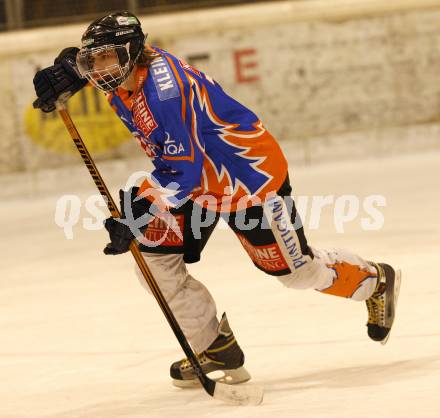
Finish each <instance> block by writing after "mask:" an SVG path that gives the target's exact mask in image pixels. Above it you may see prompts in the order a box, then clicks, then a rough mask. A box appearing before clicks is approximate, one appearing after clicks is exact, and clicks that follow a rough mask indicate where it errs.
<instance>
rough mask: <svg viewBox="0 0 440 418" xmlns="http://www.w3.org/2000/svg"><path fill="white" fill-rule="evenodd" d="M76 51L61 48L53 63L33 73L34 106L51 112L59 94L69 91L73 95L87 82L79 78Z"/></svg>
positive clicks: (74, 49) (76, 49)
mask: <svg viewBox="0 0 440 418" xmlns="http://www.w3.org/2000/svg"><path fill="white" fill-rule="evenodd" d="M78 51H79V49H78V48H65V49H63V50H62V51H61V52H60V54H59V55H58V57H57V58H55V61H54V65H52V66H51V67H47V68H44V69H42V70H40V71H38V72H37V74H35V77H34V88H35V93H36V94H37V97H38V99H37V100H36V101H35V102H34V108H38V109H41V110H42V111H43V112H46V113H48V112H52V111H54V110H55V102H56V101H57V100H58V98H59V97H60V95H61V94H63V93H67V92H69V93H70V95H73V94H75V93H76V92H78V91H79V90H81V89H82V88H83V87H84V86H85V85H86V84H87V79H85V78H81V76H80V75H79V73H78V70H77V69H76V54H77V53H78Z"/></svg>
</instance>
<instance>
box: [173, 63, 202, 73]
mask: <svg viewBox="0 0 440 418" xmlns="http://www.w3.org/2000/svg"><path fill="white" fill-rule="evenodd" d="M179 64H180V66H181V67H182V68H183V69H184V70H188V71H191V72H193V73H194V74H197V75H198V76H199V77H201V76H202V73H201V72H200V71H199V70H198V69H197V68H194V67H193V66H192V65H189V64H188V63H187V62H185V61H184V60H179Z"/></svg>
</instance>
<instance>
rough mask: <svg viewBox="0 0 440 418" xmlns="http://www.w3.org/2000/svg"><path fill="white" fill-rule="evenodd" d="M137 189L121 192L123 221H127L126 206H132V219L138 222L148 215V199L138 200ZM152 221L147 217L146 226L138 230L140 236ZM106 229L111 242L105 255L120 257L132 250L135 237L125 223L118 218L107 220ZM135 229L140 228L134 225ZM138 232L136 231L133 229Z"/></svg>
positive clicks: (105, 250) (105, 249)
mask: <svg viewBox="0 0 440 418" xmlns="http://www.w3.org/2000/svg"><path fill="white" fill-rule="evenodd" d="M137 191H138V188H137V187H133V188H131V189H130V190H129V191H127V192H125V191H124V190H119V199H120V202H121V212H122V214H121V219H123V220H125V219H126V217H125V213H126V208H125V206H126V205H130V207H131V214H130V219H132V220H136V219H138V218H140V217H142V216H143V215H145V214H146V213H148V208H149V203H148V201H147V200H146V199H139V200H137V199H136V198H137ZM148 219H150V217H149V216H147V217H146V220H145V225H142V226H140V227H139V229H138V230H137V233H138V234H139V235H141V234H143V232H144V231H145V229H146V228H147V226H146V223H147V222H148ZM104 226H105V229H106V230H107V231H108V233H109V235H110V241H111V242H109V243H108V244H107V246H106V247H105V248H104V254H106V255H118V254H124V253H126V252H127V251H128V250H129V249H130V248H129V247H130V243H131V241H133V239H134V238H135V236H134V235H133V232H132V231H131V229H130V227H129V226H128V225H126V224H124V223H121V222H119V221H118V218H107V219H106V220H105V222H104ZM133 228H138V227H137V226H136V225H133ZM133 230H134V231H136V230H135V229H133Z"/></svg>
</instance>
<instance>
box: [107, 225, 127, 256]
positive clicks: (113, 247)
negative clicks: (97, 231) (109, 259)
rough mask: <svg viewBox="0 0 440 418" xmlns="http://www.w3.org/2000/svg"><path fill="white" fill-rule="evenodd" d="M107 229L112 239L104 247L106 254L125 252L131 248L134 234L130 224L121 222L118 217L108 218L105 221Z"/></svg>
mask: <svg viewBox="0 0 440 418" xmlns="http://www.w3.org/2000/svg"><path fill="white" fill-rule="evenodd" d="M104 226H105V229H106V230H107V231H108V233H109V235H110V241H111V242H109V243H108V244H107V246H106V247H105V248H104V254H106V255H118V254H124V253H126V252H127V251H128V250H129V249H130V244H131V241H133V239H134V235H133V233H132V232H131V230H130V227H129V226H128V225H125V224H123V223H121V222H119V219H118V218H107V219H106V220H105V222H104Z"/></svg>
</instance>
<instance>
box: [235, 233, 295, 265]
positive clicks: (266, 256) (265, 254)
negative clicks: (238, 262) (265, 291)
mask: <svg viewBox="0 0 440 418" xmlns="http://www.w3.org/2000/svg"><path fill="white" fill-rule="evenodd" d="M237 237H238V239H239V240H240V242H241V244H242V245H243V248H244V249H245V250H246V252H247V253H248V254H249V257H250V258H251V260H252V261H253V262H254V263H255V264H256V265H257V266H259V267H261V268H262V269H263V270H265V271H283V270H289V266H288V265H287V263H286V260H285V259H284V257H283V255H282V253H281V250H280V247H279V246H278V245H277V244H276V243H274V244H269V245H252V244H251V243H250V242H249V241H248V240H247V239H246V238H245V237H244V236H243V235H241V234H237Z"/></svg>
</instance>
